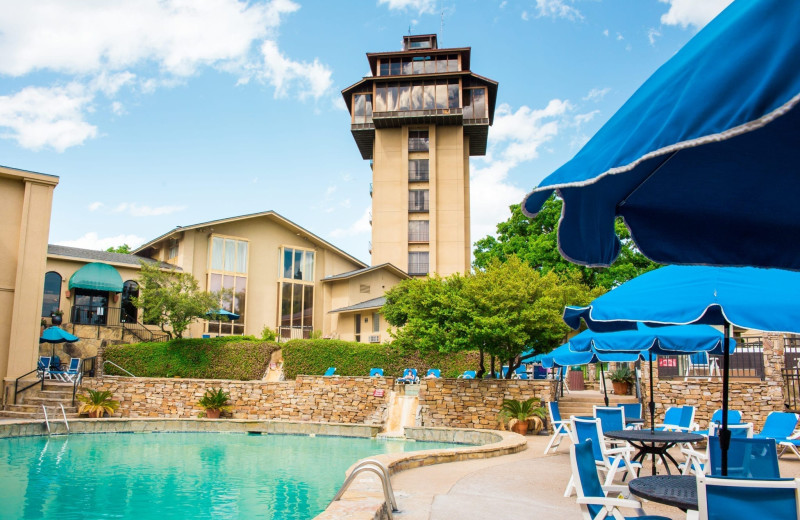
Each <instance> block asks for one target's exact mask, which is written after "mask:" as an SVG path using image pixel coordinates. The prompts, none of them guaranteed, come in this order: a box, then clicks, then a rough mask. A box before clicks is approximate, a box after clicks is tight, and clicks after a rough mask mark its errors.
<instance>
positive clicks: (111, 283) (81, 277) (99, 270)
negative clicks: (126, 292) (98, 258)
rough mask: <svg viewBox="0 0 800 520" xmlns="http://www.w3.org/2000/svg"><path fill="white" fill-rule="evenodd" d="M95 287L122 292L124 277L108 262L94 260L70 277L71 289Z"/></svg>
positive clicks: (99, 289) (100, 289) (96, 288)
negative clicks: (102, 262)
mask: <svg viewBox="0 0 800 520" xmlns="http://www.w3.org/2000/svg"><path fill="white" fill-rule="evenodd" d="M76 287H79V288H81V289H93V290H95V291H109V292H117V293H118V292H122V277H121V276H120V275H119V273H118V272H117V270H116V269H114V268H113V267H111V266H110V265H108V264H101V263H100V262H93V263H91V264H86V265H84V266H83V267H81V268H80V269H78V270H77V271H75V274H73V275H72V276H71V277H70V279H69V289H74V288H76Z"/></svg>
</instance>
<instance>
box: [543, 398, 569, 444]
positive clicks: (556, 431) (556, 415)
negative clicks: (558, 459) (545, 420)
mask: <svg viewBox="0 0 800 520" xmlns="http://www.w3.org/2000/svg"><path fill="white" fill-rule="evenodd" d="M547 413H548V414H549V415H550V425H551V426H552V427H553V436H552V437H550V442H548V443H547V446H546V447H545V449H544V452H545V454H547V453H548V452H549V451H550V450H551V449H552V450H553V453H555V452H557V451H558V446H559V444H561V441H562V440H563V438H564V437H568V436H569V435H570V434H571V431H572V429H571V425H572V423H571V422H570V421H569V419H562V418H561V412H560V411H559V409H558V401H549V402H548V403H547Z"/></svg>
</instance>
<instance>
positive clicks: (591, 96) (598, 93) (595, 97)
mask: <svg viewBox="0 0 800 520" xmlns="http://www.w3.org/2000/svg"><path fill="white" fill-rule="evenodd" d="M609 92H611V88H610V87H605V88H593V89H592V90H590V91H589V93H588V94H586V95H585V96H584V97H583V100H584V101H594V102H595V103H596V102H598V101H602V100H603V98H604V97H606V94H608V93H609Z"/></svg>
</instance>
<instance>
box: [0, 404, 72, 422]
mask: <svg viewBox="0 0 800 520" xmlns="http://www.w3.org/2000/svg"><path fill="white" fill-rule="evenodd" d="M10 406H20V405H10ZM65 408H66V407H65ZM0 417H2V418H5V419H30V420H39V421H40V420H42V419H44V414H43V413H42V409H41V408H39V411H38V412H25V411H17V410H15V409H8V408H7V409H6V410H0ZM78 417H79V416H78V413H77V412H72V413H70V412H69V411H67V420H70V419H77V418H78ZM47 418H48V419H50V421H51V422H63V421H64V417H63V416H62V415H61V408H59V409H58V411H56V410H55V409H48V410H47Z"/></svg>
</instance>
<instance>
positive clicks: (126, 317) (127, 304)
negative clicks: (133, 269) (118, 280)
mask: <svg viewBox="0 0 800 520" xmlns="http://www.w3.org/2000/svg"><path fill="white" fill-rule="evenodd" d="M138 297H139V284H138V283H136V282H135V281H134V280H128V281H127V282H125V283H124V284H122V321H124V322H125V323H136V311H138V309H137V308H136V306H135V305H134V304H133V302H132V301H131V298H138Z"/></svg>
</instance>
